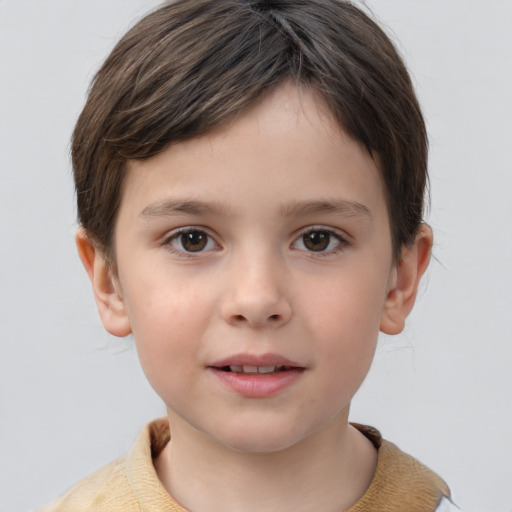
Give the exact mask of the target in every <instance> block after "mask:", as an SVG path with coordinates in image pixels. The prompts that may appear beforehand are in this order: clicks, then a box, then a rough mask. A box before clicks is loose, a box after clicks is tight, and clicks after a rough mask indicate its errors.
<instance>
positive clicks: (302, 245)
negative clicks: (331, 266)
mask: <svg viewBox="0 0 512 512" xmlns="http://www.w3.org/2000/svg"><path fill="white" fill-rule="evenodd" d="M348 245H349V244H348V242H347V240H346V239H345V238H344V237H343V236H342V235H341V234H338V231H334V230H333V229H327V228H322V227H318V228H313V227H311V228H310V229H309V230H307V231H303V232H302V235H301V236H299V238H297V240H295V242H294V243H293V244H292V248H293V249H298V250H299V251H304V252H307V253H317V254H318V255H319V256H320V255H325V256H328V255H329V254H334V253H336V252H338V251H339V250H342V249H343V248H345V247H346V246H348Z"/></svg>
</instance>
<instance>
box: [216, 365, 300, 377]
mask: <svg viewBox="0 0 512 512" xmlns="http://www.w3.org/2000/svg"><path fill="white" fill-rule="evenodd" d="M217 369H218V370H220V371H223V372H231V373H242V374H247V375H254V374H256V373H263V374H266V375H268V374H271V373H281V372H286V371H288V370H294V369H298V368H297V367H294V366H287V365H271V366H252V365H245V364H244V365H234V364H233V365H226V366H221V367H217Z"/></svg>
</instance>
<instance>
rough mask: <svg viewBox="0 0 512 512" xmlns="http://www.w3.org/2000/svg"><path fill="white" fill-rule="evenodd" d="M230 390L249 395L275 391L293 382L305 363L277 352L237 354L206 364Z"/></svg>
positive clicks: (254, 395)
mask: <svg viewBox="0 0 512 512" xmlns="http://www.w3.org/2000/svg"><path fill="white" fill-rule="evenodd" d="M208 368H209V370H210V371H211V372H212V375H214V376H216V378H217V379H218V380H219V381H220V382H221V383H222V385H223V386H225V387H227V388H228V389H230V390H231V391H234V392H235V393H237V394H238V395H242V396H245V397H248V398H266V397H271V396H274V395H277V394H279V393H281V392H283V391H284V390H285V389H287V388H289V387H291V386H293V385H294V383H295V382H297V381H298V380H299V379H301V375H303V374H304V371H305V370H306V367H304V366H302V365H301V364H299V363H296V362H294V361H290V360H289V359H286V358H284V357H282V356H279V355H276V354H265V355H262V356H256V355H250V354H238V355H233V356H231V357H228V358H226V359H223V360H220V361H217V362H215V363H213V364H211V365H209V366H208Z"/></svg>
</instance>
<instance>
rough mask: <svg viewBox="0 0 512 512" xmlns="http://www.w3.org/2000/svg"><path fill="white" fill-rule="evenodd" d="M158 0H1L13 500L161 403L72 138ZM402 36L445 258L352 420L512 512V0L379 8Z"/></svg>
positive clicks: (110, 451) (1, 163)
mask: <svg viewBox="0 0 512 512" xmlns="http://www.w3.org/2000/svg"><path fill="white" fill-rule="evenodd" d="M156 4H157V2H156V1H153V0H108V1H107V0H101V1H100V0H60V1H59V0H44V1H41V0H0V64H1V66H0V69H1V71H0V72H1V80H0V159H1V160H0V234H1V241H0V283H1V288H0V290H1V291H0V510H1V511H2V512H7V511H9V512H22V511H27V510H30V509H31V508H33V507H36V506H38V505H41V504H42V503H43V502H45V501H47V500H49V499H51V498H53V497H54V496H55V495H56V494H58V493H59V492H61V491H62V490H63V489H64V488H66V487H67V486H69V485H70V484H71V483H73V482H75V481H76V480H78V479H80V478H81V477H83V476H84V475H85V474H87V473H89V472H91V471H92V470H94V469H96V468H98V467H100V466H101V465H103V464H105V463H106V462H108V461H110V460H112V459H113V458H115V457H117V456H119V455H121V454H122V453H124V452H126V451H127V450H128V449H129V448H130V446H131V444H132V442H133V441H134V439H135V437H136V435H137V433H138V431H139V429H140V428H141V427H142V425H143V424H144V423H146V422H147V421H148V420H150V419H152V418H154V417H156V416H159V415H163V414H164V407H163V405H161V404H160V402H159V400H158V398H157V397H156V396H155V395H154V393H153V392H152V391H151V389H150V388H149V385H148V384H147V383H146V382H145V379H144V377H143V375H142V372H141V370H140V368H139V366H138V362H137V357H136V354H135V350H134V348H133V342H132V341H131V340H130V339H121V340H118V339H113V338H109V336H108V335H107V334H105V333H104V331H103V329H102V327H101V325H100V322H99V319H98V318H97V314H96V311H95V306H94V304H93V299H92V294H91V292H90V290H89V283H88V282H87V279H86V275H85V272H83V270H82V268H81V264H80V262H79V260H78V258H77V256H76V254H75V248H74V244H73V233H74V231H75V229H76V224H75V212H74V204H73V200H74V198H73V191H72V182H71V177H70V165H69V157H68V147H69V136H70V133H71V130H72V127H73V123H74V121H75V119H76V117H77V115H78V113H79V111H80V109H81V106H82V105H83V102H84V97H85V92H86V88H87V86H88V83H89V81H90V79H91V77H92V75H93V72H94V71H95V70H96V69H97V67H98V66H99V64H100V63H101V61H102V59H103V58H104V57H105V56H106V54H107V52H108V51H109V50H110V48H111V47H112V46H113V44H114V43H115V41H116V40H117V39H118V38H119V37H120V36H121V35H122V33H123V32H124V31H125V30H126V28H127V27H128V26H129V25H130V24H131V22H133V21H134V20H135V19H137V18H138V17H140V16H141V15H142V14H143V13H145V12H146V11H147V10H148V9H150V8H152V7H153V6H155V5H156ZM366 4H367V5H368V6H369V7H371V8H372V10H373V11H374V13H375V15H376V16H377V17H378V18H379V19H380V20H381V22H383V23H384V24H385V25H386V26H387V27H388V30H389V32H390V33H391V34H392V36H393V37H396V39H398V41H399V47H400V49H401V51H402V53H403V54H404V56H405V58H406V60H407V62H408V63H409V66H410V69H411V71H412V73H413V76H414V80H415V83H416V86H417V90H418V94H419V97H420V100H421V102H422V104H423V107H424V110H425V113H426V117H427V120H428V126H429V131H430V137H431V148H432V151H431V164H430V172H431V179H432V208H431V213H430V214H429V217H428V219H429V222H430V223H431V225H432V227H433V228H434V232H435V235H436V245H435V250H434V253H435V256H436V258H435V260H434V261H433V262H432V264H431V267H430V270H429V272H428V275H427V278H426V279H425V281H424V285H423V287H422V292H421V296H420V298H419V301H418V304H417V307H416V310H415V311H414V313H413V314H412V316H411V318H410V321H409V323H408V327H407V329H406V331H405V333H404V334H403V335H401V336H399V337H395V338H391V337H383V338H382V340H381V342H380V346H379V349H378V353H377V357H376V360H375V363H374V366H373V369H372V371H371V374H370V376H369V378H368V380H367V381H366V382H365V384H364V385H363V387H362V389H361V391H360V392H359V393H358V395H357V396H356V398H355V400H354V405H353V412H352V419H353V420H354V421H359V422H366V423H370V424H373V425H375V426H377V427H378V428H380V429H381V430H382V432H383V434H384V435H385V436H386V437H387V438H389V439H391V440H393V441H394V442H395V443H397V444H398V445H399V446H400V447H401V448H402V449H404V450H406V451H409V452H410V453H412V454H414V455H415V456H417V457H419V458H420V459H421V460H423V461H424V462H425V463H427V464H428V465H430V466H431V467H433V468H435V469H436V470H437V471H438V472H439V473H440V474H441V475H442V476H443V477H444V478H445V479H446V480H447V481H448V482H449V484H450V485H451V487H452V489H453V492H454V497H455V499H456V501H457V502H458V503H459V504H460V505H462V506H463V507H465V508H466V509H467V510H468V511H485V512H492V511H500V512H511V511H512V493H511V491H510V482H511V481H512V468H511V463H510V461H511V460H512V435H511V434H512V432H511V430H512V429H511V427H512V405H511V403H512V400H511V395H512V371H511V368H512V343H511V342H512V335H511V318H512V270H511V264H512V229H511V226H510V224H511V221H512V201H511V197H510V196H511V194H510V191H511V187H512V166H511V163H512V159H511V156H510V153H511V141H512V122H511V118H512V104H511V93H510V91H511V90H512V64H511V62H512V2H511V1H510V0H485V1H484V0H477V1H475V0H473V1H472V0H372V1H369V2H366Z"/></svg>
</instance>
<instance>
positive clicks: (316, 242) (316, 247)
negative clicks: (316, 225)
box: [302, 231, 331, 252]
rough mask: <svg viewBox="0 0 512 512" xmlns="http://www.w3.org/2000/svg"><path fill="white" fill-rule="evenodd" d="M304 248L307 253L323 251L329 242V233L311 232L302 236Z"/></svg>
mask: <svg viewBox="0 0 512 512" xmlns="http://www.w3.org/2000/svg"><path fill="white" fill-rule="evenodd" d="M302 241H303V243H304V247H306V249H308V250H309V251H314V252H320V251H325V250H326V249H327V247H329V243H330V241H331V233H329V232H328V231H311V232H309V233H306V234H305V235H303V236H302Z"/></svg>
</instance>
